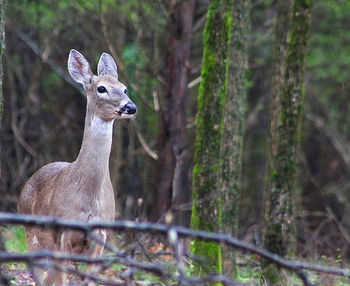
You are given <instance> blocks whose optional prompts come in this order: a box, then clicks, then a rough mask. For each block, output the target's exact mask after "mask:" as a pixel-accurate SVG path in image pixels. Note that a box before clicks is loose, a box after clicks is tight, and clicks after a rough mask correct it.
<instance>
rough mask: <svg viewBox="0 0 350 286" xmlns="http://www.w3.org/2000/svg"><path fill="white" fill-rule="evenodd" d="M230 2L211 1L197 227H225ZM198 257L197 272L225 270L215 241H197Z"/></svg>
mask: <svg viewBox="0 0 350 286" xmlns="http://www.w3.org/2000/svg"><path fill="white" fill-rule="evenodd" d="M230 12H231V11H228V12H227V6H226V1H220V0H211V1H210V3H209V7H208V12H207V22H206V26H205V29H204V42H203V45H204V51H203V60H202V69H201V76H202V81H201V83H200V87H199V96H198V110H197V118H196V133H197V134H196V142H195V156H194V169H193V190H192V192H193V195H192V200H193V206H192V217H191V225H192V227H193V228H194V229H201V230H206V231H218V230H219V229H220V226H221V219H222V218H221V202H220V196H219V192H218V179H219V176H220V168H221V159H220V158H221V157H220V145H221V135H222V130H223V120H222V114H223V104H224V102H225V99H226V84H227V79H226V75H227V73H226V66H227V62H226V60H227V43H228V31H229V21H228V18H227V16H228V14H229V13H230ZM193 252H194V255H195V256H202V257H205V259H206V260H207V263H206V265H205V266H206V267H203V268H202V267H201V265H200V264H196V263H195V269H194V272H195V273H197V274H199V273H202V274H204V273H207V274H208V273H211V272H216V273H218V272H221V268H222V266H221V248H220V246H219V245H218V244H216V243H212V242H203V241H198V240H194V241H193Z"/></svg>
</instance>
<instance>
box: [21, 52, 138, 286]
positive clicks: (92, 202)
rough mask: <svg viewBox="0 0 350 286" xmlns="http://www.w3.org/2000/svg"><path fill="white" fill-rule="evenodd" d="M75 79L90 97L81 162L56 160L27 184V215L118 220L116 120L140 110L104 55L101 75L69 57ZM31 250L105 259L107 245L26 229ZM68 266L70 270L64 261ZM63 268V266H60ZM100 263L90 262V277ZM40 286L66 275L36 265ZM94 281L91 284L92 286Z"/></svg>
mask: <svg viewBox="0 0 350 286" xmlns="http://www.w3.org/2000/svg"><path fill="white" fill-rule="evenodd" d="M68 71H69V74H70V75H71V77H72V78H73V79H74V80H75V81H76V82H77V83H79V84H82V86H83V88H84V91H85V93H86V97H87V106H86V116H85V125H84V134H83V140H82V144H81V148H80V151H79V154H78V156H77V158H76V160H75V161H73V162H71V163H69V162H54V163H49V164H47V165H45V166H43V167H41V168H40V169H39V170H38V171H36V172H35V173H34V174H33V175H32V177H30V178H29V180H28V181H27V183H26V184H25V185H24V187H23V189H22V192H21V194H20V197H19V201H18V211H19V213H21V214H29V215H38V216H51V217H56V218H59V219H63V220H74V221H82V222H99V221H109V222H111V221H114V219H115V199H114V191H113V186H112V183H111V179H110V171H109V157H110V153H111V146H112V135H113V123H114V121H115V119H127V118H132V117H134V115H135V114H136V112H137V107H136V105H135V104H134V103H133V102H132V101H131V100H130V98H129V96H128V92H127V88H126V86H125V85H124V84H122V83H121V82H119V80H118V71H117V65H116V63H115V61H114V59H113V58H112V56H110V55H109V54H107V53H103V54H102V55H101V57H100V59H99V62H98V66H97V76H95V75H93V73H92V72H91V68H90V64H89V62H88V61H87V60H86V59H85V58H84V56H83V55H82V54H81V53H80V52H78V51H77V50H74V49H72V50H71V51H70V53H69V57H68ZM25 232H26V240H27V244H28V249H29V250H30V251H38V250H41V249H47V250H50V251H60V252H65V253H69V254H87V255H90V256H91V257H99V256H101V255H102V252H103V249H104V246H103V245H102V244H98V243H94V242H93V241H91V240H89V239H88V238H87V236H86V234H84V233H83V232H79V231H73V230H60V231H57V230H52V229H43V228H39V227H33V226H31V227H29V226H27V227H26V228H25ZM93 234H94V235H95V236H98V238H99V241H103V242H106V240H107V231H106V230H103V229H98V230H95V231H94V233H93ZM64 263H65V264H63V266H67V265H68V264H67V262H64ZM60 265H61V266H62V264H60ZM93 269H94V265H91V264H89V265H88V266H87V269H86V272H87V273H90V272H92V271H93ZM33 276H34V278H35V279H38V280H40V281H39V282H38V283H39V285H42V284H43V285H45V286H48V285H56V286H58V285H67V274H66V272H65V271H62V269H61V271H60V270H57V269H54V268H52V267H47V268H41V267H35V268H34V271H33ZM91 283H92V282H91V281H90V282H89V285H91Z"/></svg>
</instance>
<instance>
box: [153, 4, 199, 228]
mask: <svg viewBox="0 0 350 286" xmlns="http://www.w3.org/2000/svg"><path fill="white" fill-rule="evenodd" d="M194 3H195V1H194V0H190V1H170V4H169V9H168V11H169V14H168V22H167V25H166V30H165V31H166V35H167V36H166V38H165V41H164V45H165V47H164V48H165V50H166V53H165V59H166V60H165V79H166V83H167V84H166V90H165V96H164V100H163V108H162V112H161V121H162V125H161V128H162V130H161V134H160V141H159V142H158V143H160V144H159V146H160V157H159V163H158V170H159V172H158V174H159V177H157V181H158V184H157V198H156V200H157V214H156V216H157V218H159V217H160V216H161V214H164V212H165V211H167V210H169V209H170V208H172V209H173V211H174V215H175V222H176V223H177V224H185V221H186V219H185V218H186V214H184V212H182V211H181V210H179V207H180V206H181V205H182V204H184V203H186V202H188V201H189V200H190V198H191V196H190V190H189V182H188V179H187V177H188V173H187V168H186V164H185V162H186V160H187V156H186V154H187V152H186V121H187V118H186V111H187V108H186V96H187V67H188V66H189V58H190V47H191V36H192V31H191V30H192V22H193V12H194ZM187 215H188V214H187Z"/></svg>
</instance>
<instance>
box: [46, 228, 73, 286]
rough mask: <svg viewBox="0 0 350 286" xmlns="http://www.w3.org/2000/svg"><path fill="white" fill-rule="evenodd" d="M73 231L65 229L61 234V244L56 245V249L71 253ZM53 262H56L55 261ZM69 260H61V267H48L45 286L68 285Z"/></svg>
mask: <svg viewBox="0 0 350 286" xmlns="http://www.w3.org/2000/svg"><path fill="white" fill-rule="evenodd" d="M71 234H72V232H69V231H64V232H63V233H62V235H61V238H60V245H57V246H56V247H55V251H60V252H62V253H64V254H69V253H71V251H72V250H71V247H70V243H69V241H70V237H71ZM53 263H55V262H54V261H53ZM68 264H69V262H68V261H67V260H63V261H59V266H60V268H61V269H60V270H59V269H55V268H54V267H51V268H50V269H48V275H47V278H46V281H45V286H52V285H55V286H56V285H57V286H58V285H60V286H61V285H62V286H66V285H67V272H66V270H67V268H68Z"/></svg>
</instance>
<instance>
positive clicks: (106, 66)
mask: <svg viewBox="0 0 350 286" xmlns="http://www.w3.org/2000/svg"><path fill="white" fill-rule="evenodd" d="M97 74H98V75H111V76H114V77H116V78H118V71H117V65H116V64H115V61H114V59H113V58H112V56H111V55H109V54H107V53H103V54H102V55H101V57H100V60H99V62H98V66H97Z"/></svg>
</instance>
